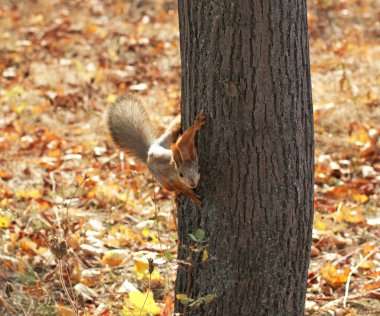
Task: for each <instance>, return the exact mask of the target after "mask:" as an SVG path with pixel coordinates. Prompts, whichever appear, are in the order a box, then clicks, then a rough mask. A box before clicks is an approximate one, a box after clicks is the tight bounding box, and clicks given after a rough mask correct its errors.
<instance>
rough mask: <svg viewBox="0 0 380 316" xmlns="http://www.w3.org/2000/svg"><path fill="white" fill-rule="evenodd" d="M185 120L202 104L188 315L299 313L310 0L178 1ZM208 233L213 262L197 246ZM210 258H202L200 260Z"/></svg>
mask: <svg viewBox="0 0 380 316" xmlns="http://www.w3.org/2000/svg"><path fill="white" fill-rule="evenodd" d="M179 19H180V40H181V60H182V101H181V111H182V124H183V126H184V127H185V128H186V127H188V126H189V125H190V124H191V123H192V122H193V121H194V118H195V116H196V114H197V113H198V112H199V110H200V108H204V109H205V113H206V124H205V125H204V126H203V127H202V129H201V130H200V132H199V135H198V140H197V145H198V146H197V148H198V154H199V160H200V171H201V181H200V183H199V187H198V189H197V192H198V193H199V194H200V195H201V197H202V202H203V204H202V208H201V209H196V208H195V207H194V206H193V205H192V204H191V202H189V201H188V199H186V198H181V200H180V207H179V210H178V222H179V232H178V233H179V259H180V260H183V261H189V258H190V257H191V258H192V259H191V261H193V262H192V265H191V268H189V266H188V265H186V264H181V265H180V267H179V269H178V275H177V282H176V293H177V294H179V293H184V294H188V296H189V297H191V298H193V299H197V298H199V297H204V296H205V295H207V294H214V295H216V298H215V299H214V300H213V301H212V302H208V303H204V304H201V306H200V307H186V308H185V305H183V304H182V303H181V302H179V301H178V300H176V305H175V309H176V311H177V312H184V311H185V313H186V315H216V316H221V315H226V316H229V315H231V316H235V315H236V316H241V315H250V316H253V315H254V316H258V315H271V316H277V315H287V316H290V315H291V316H294V315H303V311H304V300H305V292H306V278H307V269H308V265H309V260H310V254H309V252H310V245H311V230H312V222H313V163H314V161H313V154H314V145H313V111H312V100H311V82H310V66H309V50H308V30H307V9H306V0H282V1H278V0H218V1H211V0H197V1H192V0H179ZM198 228H200V229H202V230H204V231H205V232H206V239H207V240H208V246H207V251H208V257H209V259H208V260H206V261H205V262H201V261H202V259H201V258H202V252H200V253H196V252H194V251H191V250H190V248H191V246H192V245H194V241H193V240H192V239H191V238H190V237H189V233H194V231H196V229H198ZM203 259H205V255H203Z"/></svg>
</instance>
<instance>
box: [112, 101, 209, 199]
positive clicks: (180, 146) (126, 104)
mask: <svg viewBox="0 0 380 316" xmlns="http://www.w3.org/2000/svg"><path fill="white" fill-rule="evenodd" d="M204 123H205V118H204V111H203V110H202V111H201V112H200V113H199V114H198V116H197V117H196V119H195V123H194V124H193V125H192V126H190V127H189V128H188V129H186V130H185V131H184V132H183V134H182V135H180V136H178V135H179V130H180V120H179V117H177V118H176V119H174V120H173V122H172V123H171V124H170V125H169V126H168V127H167V129H166V130H165V132H164V133H163V134H162V135H161V136H157V135H158V133H157V129H156V128H155V127H154V126H153V124H152V123H151V121H150V119H149V115H148V113H147V110H146V108H145V107H144V106H143V104H142V103H141V102H140V101H139V100H138V99H136V98H135V97H133V96H131V95H124V96H121V97H119V98H118V99H117V100H116V102H115V103H114V104H113V105H111V107H110V108H109V110H108V113H107V125H108V129H109V131H110V134H111V137H112V139H113V141H114V142H115V143H116V144H117V145H119V146H120V147H121V148H123V149H126V150H127V151H128V152H129V153H130V154H131V155H132V156H133V157H135V158H137V159H138V160H140V161H141V162H143V163H145V164H146V165H147V166H148V169H149V170H150V172H151V173H152V175H153V177H154V178H155V179H156V180H157V181H158V182H159V183H160V184H161V185H162V186H163V187H164V188H165V189H167V190H169V191H174V192H175V193H176V194H179V193H183V194H185V195H186V196H188V197H189V198H190V199H191V200H192V201H193V202H194V203H195V205H197V206H200V204H201V201H200V197H199V195H197V194H196V193H195V192H194V191H193V190H192V189H193V188H195V187H196V186H197V184H198V181H199V177H200V175H199V171H198V155H197V149H196V147H195V135H196V133H197V131H198V130H199V129H200V128H201V126H202V125H203V124H204Z"/></svg>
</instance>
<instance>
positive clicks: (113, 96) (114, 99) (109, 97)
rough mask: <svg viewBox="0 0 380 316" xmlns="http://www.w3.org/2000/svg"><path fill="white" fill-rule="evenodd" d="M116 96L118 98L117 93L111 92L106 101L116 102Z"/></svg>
mask: <svg viewBox="0 0 380 316" xmlns="http://www.w3.org/2000/svg"><path fill="white" fill-rule="evenodd" d="M116 98H117V96H116V94H109V95H108V96H107V99H106V102H107V103H114V102H115V101H116Z"/></svg>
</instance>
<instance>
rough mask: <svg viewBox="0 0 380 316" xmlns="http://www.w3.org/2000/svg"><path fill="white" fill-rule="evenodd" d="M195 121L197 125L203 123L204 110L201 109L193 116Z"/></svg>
mask: <svg viewBox="0 0 380 316" xmlns="http://www.w3.org/2000/svg"><path fill="white" fill-rule="evenodd" d="M195 122H196V123H197V124H199V125H203V124H204V123H205V110H204V109H201V111H200V112H199V114H198V115H197V117H196V118H195Z"/></svg>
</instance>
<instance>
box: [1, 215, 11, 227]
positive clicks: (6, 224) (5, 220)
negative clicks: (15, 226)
mask: <svg viewBox="0 0 380 316" xmlns="http://www.w3.org/2000/svg"><path fill="white" fill-rule="evenodd" d="M11 223H12V221H11V219H10V218H8V217H6V216H3V215H0V228H8V227H9V226H11Z"/></svg>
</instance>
